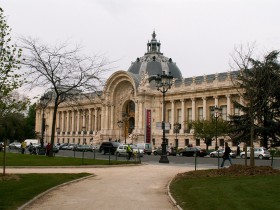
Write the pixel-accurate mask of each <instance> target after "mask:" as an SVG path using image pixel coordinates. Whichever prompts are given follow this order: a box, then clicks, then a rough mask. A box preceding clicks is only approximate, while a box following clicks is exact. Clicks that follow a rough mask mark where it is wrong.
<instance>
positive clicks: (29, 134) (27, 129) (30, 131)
mask: <svg viewBox="0 0 280 210" xmlns="http://www.w3.org/2000/svg"><path fill="white" fill-rule="evenodd" d="M35 121H36V103H34V104H32V105H31V106H29V109H28V113H27V116H26V117H25V118H24V128H23V129H24V135H25V138H26V139H34V138H36V132H35Z"/></svg>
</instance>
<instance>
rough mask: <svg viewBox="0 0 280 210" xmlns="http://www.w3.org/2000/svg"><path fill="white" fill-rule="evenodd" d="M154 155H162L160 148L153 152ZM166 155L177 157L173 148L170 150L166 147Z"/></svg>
mask: <svg viewBox="0 0 280 210" xmlns="http://www.w3.org/2000/svg"><path fill="white" fill-rule="evenodd" d="M153 154H154V155H162V147H158V148H157V149H156V150H155V151H154V152H153ZM166 155H167V156H170V155H172V156H176V155H177V152H176V149H174V148H170V147H167V148H166Z"/></svg>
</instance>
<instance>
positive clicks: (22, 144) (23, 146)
mask: <svg viewBox="0 0 280 210" xmlns="http://www.w3.org/2000/svg"><path fill="white" fill-rule="evenodd" d="M25 149H26V142H25V141H23V142H21V154H24V153H25Z"/></svg>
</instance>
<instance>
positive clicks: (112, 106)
mask: <svg viewBox="0 0 280 210" xmlns="http://www.w3.org/2000/svg"><path fill="white" fill-rule="evenodd" d="M110 115H111V116H110V117H111V121H110V129H111V130H113V129H114V105H113V104H111V114H110Z"/></svg>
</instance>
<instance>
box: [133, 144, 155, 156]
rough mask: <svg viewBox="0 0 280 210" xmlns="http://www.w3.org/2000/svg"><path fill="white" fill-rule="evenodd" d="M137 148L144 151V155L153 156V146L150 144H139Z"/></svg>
mask: <svg viewBox="0 0 280 210" xmlns="http://www.w3.org/2000/svg"><path fill="white" fill-rule="evenodd" d="M136 146H137V148H139V149H143V150H144V154H148V155H151V154H152V145H151V144H148V143H138V144H136Z"/></svg>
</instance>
